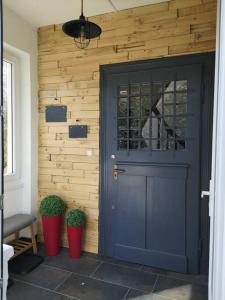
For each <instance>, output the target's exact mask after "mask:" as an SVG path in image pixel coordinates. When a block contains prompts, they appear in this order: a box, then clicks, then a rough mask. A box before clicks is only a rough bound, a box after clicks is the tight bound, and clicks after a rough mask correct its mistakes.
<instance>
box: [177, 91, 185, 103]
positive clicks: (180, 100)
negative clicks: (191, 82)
mask: <svg viewBox="0 0 225 300" xmlns="http://www.w3.org/2000/svg"><path fill="white" fill-rule="evenodd" d="M176 102H177V103H186V102H187V93H186V92H184V93H177V94H176Z"/></svg>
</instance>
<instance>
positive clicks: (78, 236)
mask: <svg viewBox="0 0 225 300" xmlns="http://www.w3.org/2000/svg"><path fill="white" fill-rule="evenodd" d="M83 228H84V226H83V225H81V226H78V227H73V226H67V237H68V243H69V256H70V257H71V258H80V256H81V244H82V235H83Z"/></svg>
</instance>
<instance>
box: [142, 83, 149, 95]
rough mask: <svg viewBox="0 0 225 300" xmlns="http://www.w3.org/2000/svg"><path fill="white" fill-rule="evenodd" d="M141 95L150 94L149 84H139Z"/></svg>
mask: <svg viewBox="0 0 225 300" xmlns="http://www.w3.org/2000/svg"><path fill="white" fill-rule="evenodd" d="M141 94H142V95H149V94H150V83H143V84H141Z"/></svg>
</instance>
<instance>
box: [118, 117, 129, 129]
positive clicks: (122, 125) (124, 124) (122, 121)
mask: <svg viewBox="0 0 225 300" xmlns="http://www.w3.org/2000/svg"><path fill="white" fill-rule="evenodd" d="M118 125H119V130H126V129H127V119H119V120H118Z"/></svg>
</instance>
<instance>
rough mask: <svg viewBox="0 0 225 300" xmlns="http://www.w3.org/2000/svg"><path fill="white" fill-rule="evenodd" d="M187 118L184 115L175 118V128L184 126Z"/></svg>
mask: <svg viewBox="0 0 225 300" xmlns="http://www.w3.org/2000/svg"><path fill="white" fill-rule="evenodd" d="M186 123H187V118H186V117H178V118H176V127H177V128H184V127H186Z"/></svg>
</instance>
